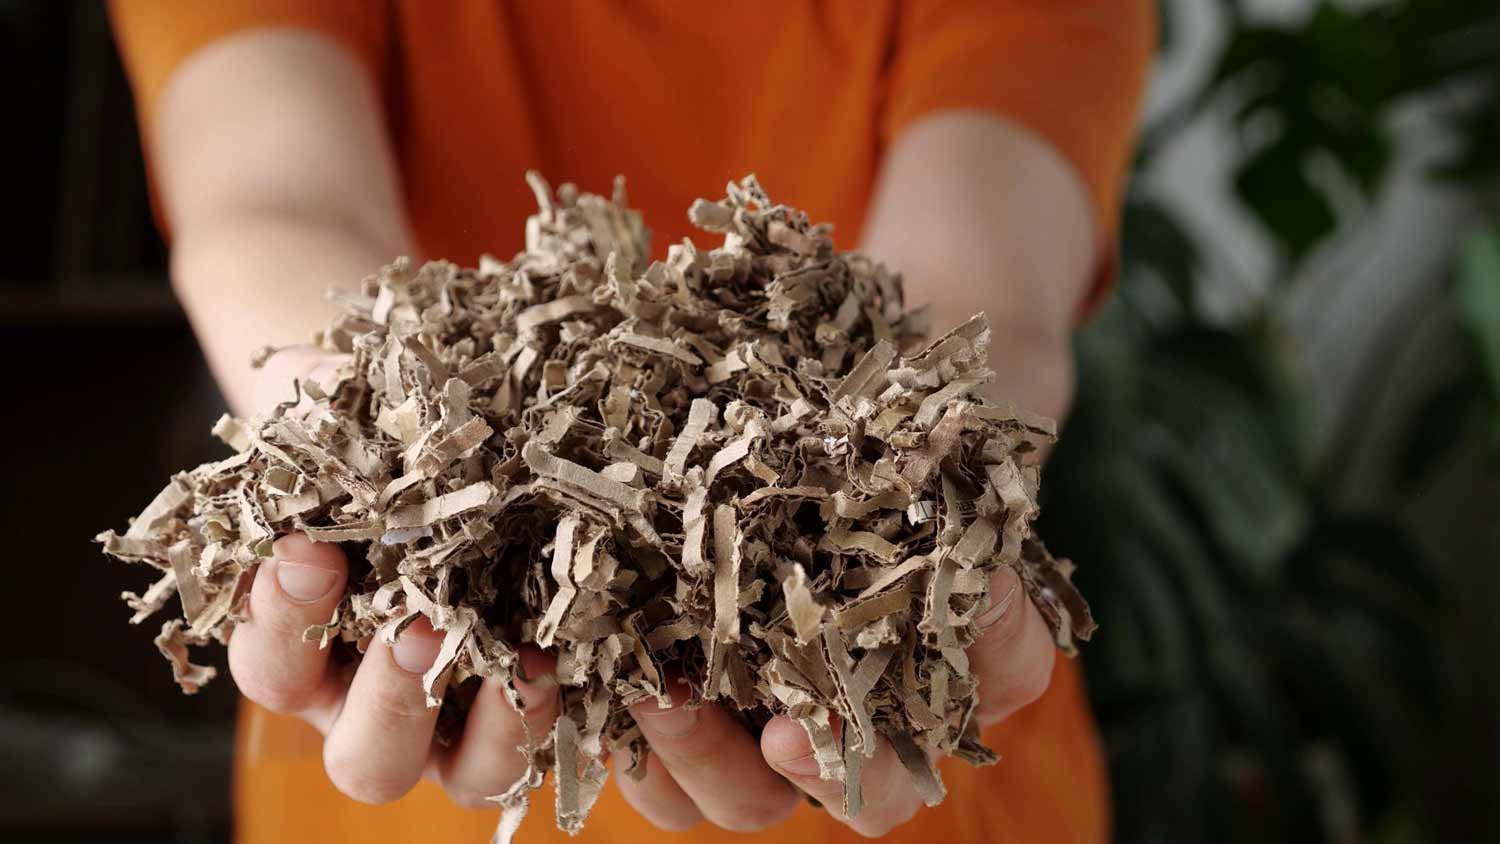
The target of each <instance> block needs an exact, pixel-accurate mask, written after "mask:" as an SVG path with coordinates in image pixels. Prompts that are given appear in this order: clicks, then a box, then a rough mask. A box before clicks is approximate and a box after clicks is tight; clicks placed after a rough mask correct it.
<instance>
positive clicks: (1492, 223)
mask: <svg viewBox="0 0 1500 844" xmlns="http://www.w3.org/2000/svg"><path fill="white" fill-rule="evenodd" d="M1493 6H1494V4H1493V2H1477V0H1476V1H1475V2H1470V0H1412V2H1404V3H1403V2H1381V1H1380V0H1373V1H1371V0H1367V1H1366V2H1358V3H1333V2H1315V0H1275V2H1273V1H1272V0H1261V1H1260V2H1250V0H1245V2H1228V0H1179V2H1170V3H1166V4H1165V5H1164V11H1165V13H1166V14H1165V19H1164V23H1165V28H1164V32H1163V36H1164V38H1163V44H1162V51H1161V58H1160V61H1159V63H1158V67H1157V71H1156V76H1155V78H1154V81H1153V86H1152V91H1151V98H1150V103H1149V107H1148V109H1147V116H1146V121H1145V127H1146V128H1145V130H1144V134H1143V139H1142V144H1141V150H1140V153H1139V156H1138V160H1137V164H1136V167H1135V173H1136V175H1135V178H1134V181H1133V183H1132V190H1131V193H1130V200H1129V207H1128V208H1127V211H1126V215H1125V222H1124V226H1123V237H1122V241H1123V246H1122V250H1123V251H1122V254H1121V261H1120V266H1121V268H1122V277H1121V282H1120V288H1119V292H1118V295H1117V296H1116V297H1115V299H1114V301H1113V302H1112V303H1111V304H1110V305H1109V306H1108V307H1107V308H1106V309H1105V311H1104V312H1103V313H1102V314H1100V315H1099V317H1098V318H1097V319H1095V320H1094V321H1093V322H1092V323H1091V324H1090V325H1089V326H1088V327H1087V328H1086V329H1085V330H1084V331H1083V332H1082V333H1081V334H1080V336H1079V340H1078V344H1077V350H1078V355H1079V364H1080V391H1079V396H1078V401H1077V407H1076V409H1075V411H1074V416H1073V418H1072V420H1071V421H1070V423H1069V426H1068V429H1067V431H1066V433H1065V435H1064V438H1063V442H1062V445H1061V446H1060V448H1059V449H1058V451H1057V453H1056V455H1055V457H1054V459H1053V462H1052V464H1051V466H1050V467H1049V470H1048V476H1047V479H1046V481H1045V484H1044V493H1045V494H1046V496H1047V501H1046V503H1045V516H1044V526H1043V528H1044V531H1045V532H1046V534H1047V537H1048V541H1049V543H1051V544H1052V545H1054V547H1056V548H1057V549H1059V550H1060V551H1062V552H1065V553H1070V554H1072V555H1073V556H1074V557H1075V558H1076V559H1077V561H1078V562H1079V564H1080V570H1079V574H1078V579H1079V581H1080V582H1081V583H1082V585H1083V587H1084V590H1085V592H1086V594H1088V595H1089V596H1090V599H1091V600H1092V601H1093V603H1094V607H1095V610H1096V614H1097V616H1098V618H1099V620H1100V622H1101V625H1102V628H1103V629H1102V630H1101V633H1100V635H1099V637H1097V639H1096V641H1095V642H1094V643H1093V644H1092V645H1090V646H1089V648H1088V649H1087V650H1086V656H1085V665H1086V668H1087V670H1088V674H1089V680H1090V687H1091V694H1092V696H1093V699H1094V703H1095V708H1096V711H1097V712H1098V714H1099V718H1100V724H1101V728H1102V730H1103V731H1104V734H1105V737H1106V740H1107V742H1108V745H1109V752H1110V763H1111V766H1112V768H1113V770H1114V774H1115V789H1116V812H1117V825H1118V837H1119V839H1120V840H1122V841H1130V842H1146V841H1264V840H1292V841H1302V840H1308V841H1327V842H1363V841H1371V842H1390V844H1397V842H1429V841H1470V840H1472V841H1478V840H1500V810H1497V808H1496V807H1497V806H1500V763H1497V761H1496V760H1497V759H1500V729H1497V717H1496V713H1497V712H1500V690H1497V688H1496V684H1495V675H1496V670H1495V667H1496V664H1497V660H1496V657H1497V654H1500V648H1497V647H1496V645H1497V643H1500V623H1497V621H1496V616H1495V613H1494V607H1495V606H1496V605H1497V603H1500V202H1497V200H1500V17H1497V13H1496V12H1495V11H1494V10H1493V9H1492V8H1491V7H1493ZM0 79H4V80H5V82H4V83H3V85H4V87H5V98H4V101H5V103H6V104H7V106H8V108H7V111H6V116H7V117H8V120H7V124H6V130H5V131H4V132H3V133H0V147H3V155H0V162H3V169H0V174H3V177H4V178H3V182H0V184H3V186H4V192H3V194H0V196H3V207H4V208H5V212H4V216H5V221H4V225H3V226H0V257H3V260H0V355H3V357H0V361H4V369H3V371H4V373H5V382H4V384H3V388H0V389H3V390H4V393H3V394H4V395H5V396H6V398H5V399H4V401H3V407H4V412H3V413H0V433H3V439H0V442H4V443H5V446H4V454H5V457H6V460H5V473H4V481H3V483H0V490H3V493H0V495H3V498H0V538H3V541H4V546H3V547H4V549H5V553H6V556H7V558H8V559H7V562H6V565H7V566H8V568H7V571H6V573H7V575H8V579H7V580H6V581H4V586H3V587H0V590H3V591H0V595H3V596H4V598H5V599H6V605H5V607H6V611H5V614H4V618H5V622H4V628H3V633H4V635H5V636H6V638H7V643H8V644H7V646H6V647H4V648H3V650H0V678H3V679H0V766H3V767H0V837H3V838H4V839H5V840H8V841H9V840H32V839H35V840H48V841H71V840H77V841H83V840H96V839H97V838H98V837H99V836H101V835H105V834H107V835H109V836H110V837H111V840H115V841H134V840H142V841H146V840H150V841H162V840H167V841H223V840H226V838H227V837H228V833H229V815H228V812H229V804H228V789H229V769H228V763H229V758H230V746H231V736H232V717H233V708H234V693H233V688H232V685H231V684H230V683H229V682H223V681H221V682H217V683H213V684H210V685H209V686H208V687H207V688H206V689H205V691H204V692H203V693H202V694H200V695H198V696H197V697H195V698H187V697H184V696H182V695H181V694H180V693H178V691H177V690H176V687H175V685H174V684H173V683H172V681H171V676H170V672H169V671H168V670H167V668H166V666H165V664H164V663H162V662H161V660H160V657H159V656H158V655H157V653H156V651H155V649H154V648H153V647H152V646H151V643H150V640H151V637H152V634H153V632H154V631H152V630H147V629H132V628H129V627H127V625H126V624H125V621H126V619H127V618H128V616H129V612H128V611H127V610H126V609H125V607H124V606H123V605H122V604H121V603H120V602H119V600H118V595H119V593H120V592H121V591H123V590H126V589H129V590H132V591H136V590H139V589H141V588H143V587H144V586H145V585H146V582H147V580H148V577H147V575H146V573H145V572H139V571H133V570H130V569H128V568H127V567H125V566H122V565H119V564H112V563H106V562H105V560H104V559H103V557H102V555H101V554H100V553H99V552H98V550H97V548H96V547H95V546H94V545H93V544H92V543H91V542H90V537H92V536H93V535H94V534H95V533H97V532H98V531H99V530H102V529H104V528H107V527H114V528H122V527H123V526H124V524H125V520H126V519H127V518H128V517H129V516H131V515H133V514H134V513H136V512H137V511H138V510H139V509H140V507H141V506H142V505H143V504H144V503H145V502H146V501H148V500H149V499H150V497H151V496H152V495H154V494H155V492H156V491H157V490H158V489H159V488H160V487H161V486H162V484H163V483H164V481H165V480H166V478H167V477H168V476H169V474H170V473H171V472H173V471H176V470H179V469H182V468H185V467H188V466H191V465H194V464H196V463H198V462H201V461H203V460H207V459H210V458H214V457H217V456H220V455H219V451H218V449H217V448H216V447H215V445H214V443H213V441H212V440H211V439H210V438H209V437H208V436H207V431H208V428H209V426H210V424H211V423H212V421H213V420H214V419H215V418H216V417H217V416H218V414H219V413H220V412H221V411H222V409H223V406H222V400H221V399H220V398H219V396H218V393H217V392H216V390H215V388H214V385H213V382H212V380H211V379H210V377H209V376H208V374H207V372H206V371H205V369H204V366H203V362H202V359H201V357H200V355H199V353H198V351H197V348H196V346H195V344H194V342H193V338H192V334H191V331H190V330H189V328H188V326H187V324H186V322H185V320H184V318H183V316H182V314H181V312H180V310H179V309H178V307H177V305H176V303H175V300H174V299H173V297H172V295H171V292H170V287H169V286H168V284H167V281H166V272H165V251H164V248H163V246H162V244H161V242H160V240H159V238H158V237H157V236H156V234H155V232H154V229H153V227H152V222H151V209H150V203H149V198H148V195H147V192H146V187H145V181H144V174H143V170H142V165H141V161H140V152H139V144H138V141H137V138H136V133H135V127H134V125H133V122H132V121H133V116H132V112H131V106H130V100H129V91H128V87H127V86H126V84H125V80H124V78H123V76H122V73H121V71H120V68H119V64H118V59H117V57H116V56H115V54H114V51H113V46H112V44H111V43H110V39H109V32H108V27H107V23H106V21H105V18H104V14H103V10H102V6H101V5H98V4H95V3H93V2H78V3H65V2H57V3H52V2H21V0H0Z"/></svg>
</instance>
